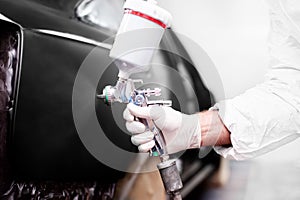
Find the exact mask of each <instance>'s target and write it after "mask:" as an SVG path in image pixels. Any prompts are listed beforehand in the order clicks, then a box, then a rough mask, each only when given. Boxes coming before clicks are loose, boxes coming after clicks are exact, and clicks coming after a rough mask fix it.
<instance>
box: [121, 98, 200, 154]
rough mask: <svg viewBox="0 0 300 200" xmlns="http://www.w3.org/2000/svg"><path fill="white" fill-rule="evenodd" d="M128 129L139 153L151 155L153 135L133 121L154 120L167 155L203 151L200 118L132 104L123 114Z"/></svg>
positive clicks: (158, 107) (161, 108)
mask: <svg viewBox="0 0 300 200" xmlns="http://www.w3.org/2000/svg"><path fill="white" fill-rule="evenodd" d="M123 117H124V119H125V120H126V128H127V130H128V131H129V132H131V133H132V134H133V136H132V137H131V141H132V143H133V144H134V145H136V146H138V148H139V151H140V152H148V151H149V150H150V149H152V147H153V146H154V145H155V142H154V140H153V137H154V134H153V133H152V132H151V131H149V130H147V127H146V126H145V125H144V124H143V123H141V122H137V121H134V117H138V118H144V119H152V120H153V122H154V124H155V125H156V126H157V128H159V129H160V130H161V131H162V133H163V136H164V139H165V142H166V146H167V150H168V153H171V154H172V153H176V152H179V151H182V150H186V149H191V148H200V142H201V129H200V118H199V115H198V114H194V115H186V114H183V113H181V112H178V111H176V110H174V109H172V108H170V107H165V106H151V107H139V106H136V105H134V104H132V103H130V104H128V105H127V108H126V109H125V111H124V113H123Z"/></svg>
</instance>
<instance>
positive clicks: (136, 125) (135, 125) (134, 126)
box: [126, 121, 146, 134]
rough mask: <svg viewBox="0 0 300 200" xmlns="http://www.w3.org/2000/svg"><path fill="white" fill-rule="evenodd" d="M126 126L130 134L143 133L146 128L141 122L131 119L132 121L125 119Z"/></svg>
mask: <svg viewBox="0 0 300 200" xmlns="http://www.w3.org/2000/svg"><path fill="white" fill-rule="evenodd" d="M126 128H127V130H128V131H129V132H130V133H132V134H139V133H143V132H145V130H146V126H145V125H144V124H143V123H141V122H137V121H132V122H128V121H127V122H126Z"/></svg>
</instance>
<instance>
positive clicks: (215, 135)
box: [199, 110, 231, 146]
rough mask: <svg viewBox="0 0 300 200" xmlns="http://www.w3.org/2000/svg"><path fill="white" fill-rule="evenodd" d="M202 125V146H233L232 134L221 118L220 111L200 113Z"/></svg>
mask: <svg viewBox="0 0 300 200" xmlns="http://www.w3.org/2000/svg"><path fill="white" fill-rule="evenodd" d="M199 117H200V119H199V120H200V125H201V146H225V145H231V140H230V132H229V131H228V129H227V128H226V126H225V125H224V123H223V122H222V120H221V118H220V117H219V114H218V111H215V110H209V111H203V112H200V113H199Z"/></svg>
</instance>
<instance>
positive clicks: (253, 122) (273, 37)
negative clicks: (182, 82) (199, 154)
mask: <svg viewBox="0 0 300 200" xmlns="http://www.w3.org/2000/svg"><path fill="white" fill-rule="evenodd" d="M267 3H268V4H269V6H270V18H271V30H270V35H269V50H270V69H269V71H268V73H267V74H266V77H265V82H263V83H262V84H259V85H257V86H256V87H254V88H251V89H249V90H247V91H246V92H245V93H243V94H241V95H239V96H237V97H235V98H233V99H229V100H225V101H222V102H220V103H217V104H216V105H215V106H214V108H213V109H218V110H219V115H220V117H221V119H222V120H223V122H224V124H225V126H226V127H227V128H228V130H229V131H230V132H231V142H232V147H229V148H224V147H215V150H216V151H217V152H218V153H219V154H221V155H222V156H224V157H225V158H232V159H237V160H243V159H247V158H252V157H255V156H258V155H261V154H263V153H266V152H269V151H271V150H273V149H275V148H277V147H280V146H282V145H284V144H286V143H288V142H291V141H293V140H295V139H297V138H298V137H299V136H300V0H267Z"/></svg>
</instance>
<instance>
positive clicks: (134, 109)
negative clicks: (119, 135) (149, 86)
mask: <svg viewBox="0 0 300 200" xmlns="http://www.w3.org/2000/svg"><path fill="white" fill-rule="evenodd" d="M127 109H128V110H129V112H130V113H131V114H132V115H134V116H136V117H139V118H147V119H151V115H150V108H149V107H140V106H136V105H134V104H133V103H129V104H127Z"/></svg>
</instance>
